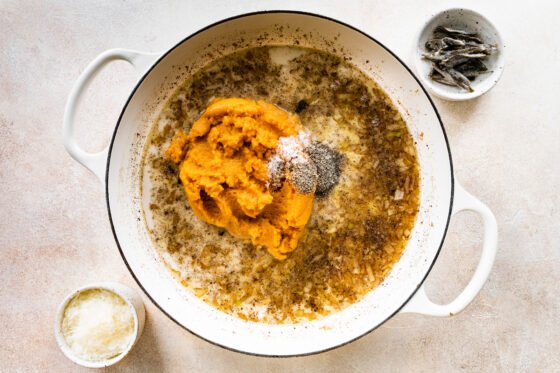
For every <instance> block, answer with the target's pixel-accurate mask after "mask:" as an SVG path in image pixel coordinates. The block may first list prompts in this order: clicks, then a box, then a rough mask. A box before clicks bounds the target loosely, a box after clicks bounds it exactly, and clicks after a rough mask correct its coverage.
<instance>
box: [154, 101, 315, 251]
mask: <svg viewBox="0 0 560 373" xmlns="http://www.w3.org/2000/svg"><path fill="white" fill-rule="evenodd" d="M300 129H301V123H300V121H299V118H298V117H297V115H294V114H289V113H287V112H285V111H283V110H282V109H280V108H278V107H276V106H274V105H271V104H268V103H266V102H263V101H253V100H248V99H243V98H227V99H216V100H214V101H213V102H212V103H211V104H210V106H208V108H207V109H206V111H205V112H204V113H203V114H202V116H201V117H200V118H199V119H198V120H197V121H196V122H195V123H194V124H193V126H192V127H191V129H190V131H189V133H188V134H186V133H185V132H183V131H178V132H177V134H176V135H175V137H174V138H173V140H172V142H171V145H170V146H169V148H168V149H167V151H166V154H165V155H166V157H167V159H169V160H171V161H173V162H175V163H177V164H179V163H180V167H179V177H180V179H181V181H182V183H183V186H184V188H185V192H186V195H187V199H188V201H189V203H190V206H191V208H192V209H193V211H194V212H195V213H196V215H197V216H198V217H199V218H200V219H202V220H203V221H205V222H207V223H209V224H213V225H216V226H218V227H223V228H225V229H227V230H228V231H229V232H230V233H231V234H232V235H233V236H236V237H239V238H242V239H249V240H250V241H251V242H252V243H253V244H254V245H255V246H257V247H265V248H266V249H267V250H268V251H269V252H270V254H272V255H273V256H274V257H276V258H278V259H280V260H282V259H285V258H286V254H287V253H289V252H291V251H293V250H295V249H296V247H297V244H298V241H299V238H300V237H301V235H302V233H303V230H304V228H305V225H306V224H307V221H308V220H309V217H310V216H311V210H312V207H313V199H314V194H313V193H309V194H301V193H299V192H297V191H296V189H295V188H294V187H293V186H292V184H291V183H287V182H285V183H283V185H282V187H281V188H280V189H279V190H277V191H273V190H271V188H269V187H268V185H267V181H268V177H269V176H268V160H269V158H270V157H271V155H272V154H273V153H274V151H275V149H276V145H277V143H278V139H279V138H280V137H286V136H293V135H296V134H297V133H298V131H299V130H300Z"/></svg>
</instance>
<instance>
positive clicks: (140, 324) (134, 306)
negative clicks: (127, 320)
mask: <svg viewBox="0 0 560 373" xmlns="http://www.w3.org/2000/svg"><path fill="white" fill-rule="evenodd" d="M91 289H104V290H108V291H110V292H113V293H115V294H117V295H118V296H120V297H121V298H122V299H123V300H124V301H125V302H126V303H127V304H128V305H129V307H130V309H131V311H132V315H133V317H134V331H133V337H132V339H131V342H130V344H129V345H128V347H127V348H126V350H124V351H123V352H122V353H121V354H120V355H118V356H115V357H113V358H111V359H107V360H100V361H89V360H84V359H82V358H80V357H79V356H77V355H76V354H75V353H74V351H72V349H71V348H70V346H68V344H67V343H66V340H65V338H64V336H63V335H62V330H61V328H62V319H63V317H64V311H65V310H66V306H67V305H68V303H69V302H70V301H71V300H72V299H73V298H74V297H75V296H77V295H78V294H79V293H81V292H83V291H86V290H91ZM145 320H146V311H145V310H144V303H143V302H142V298H141V297H140V296H139V295H138V294H137V293H136V292H135V291H134V290H133V289H131V288H129V287H128V286H125V285H122V284H119V283H117V282H99V283H95V284H91V285H87V286H83V287H81V288H78V289H76V290H74V291H73V292H72V293H70V294H69V295H68V296H67V297H66V298H64V300H63V301H62V303H61V304H60V306H59V307H58V310H57V312H56V320H55V327H54V334H55V337H56V342H57V343H58V346H59V347H60V349H61V350H62V352H63V353H64V355H66V357H67V358H68V359H70V360H72V361H73V362H74V363H76V364H78V365H81V366H84V367H87V368H104V367H108V366H110V365H113V364H116V363H118V362H119V361H121V360H122V359H123V358H124V357H125V356H126V355H127V354H128V353H129V352H130V350H131V349H132V347H134V345H135V344H136V342H137V341H138V340H139V339H140V335H141V334H142V331H143V330H144V323H145Z"/></svg>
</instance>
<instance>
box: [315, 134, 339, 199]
mask: <svg viewBox="0 0 560 373" xmlns="http://www.w3.org/2000/svg"><path fill="white" fill-rule="evenodd" d="M306 153H307V154H308V155H309V158H310V159H311V161H312V162H313V163H315V166H316V167H317V188H316V189H315V194H316V195H318V196H325V195H326V194H327V193H329V192H330V191H331V190H332V188H333V187H334V186H335V185H336V184H338V179H339V178H340V174H341V172H342V161H343V156H342V154H340V153H339V152H337V151H336V150H334V149H332V148H331V147H329V146H328V145H325V144H323V143H320V142H317V141H314V142H312V143H311V145H309V146H308V147H307V148H306Z"/></svg>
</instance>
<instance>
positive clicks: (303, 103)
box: [294, 100, 309, 114]
mask: <svg viewBox="0 0 560 373" xmlns="http://www.w3.org/2000/svg"><path fill="white" fill-rule="evenodd" d="M308 107H309V103H308V102H307V101H305V100H299V101H298V103H297V105H296V109H295V110H294V111H295V112H296V113H298V114H299V113H301V112H302V111H304V110H305V109H307V108H308Z"/></svg>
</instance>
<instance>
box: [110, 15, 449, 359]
mask: <svg viewBox="0 0 560 373" xmlns="http://www.w3.org/2000/svg"><path fill="white" fill-rule="evenodd" d="M279 13H284V14H292V15H304V16H310V17H316V18H321V19H323V20H327V21H330V22H333V23H337V24H339V25H341V26H344V27H347V28H349V29H351V30H353V31H356V32H358V33H360V34H362V35H363V36H365V37H367V38H368V39H370V40H371V41H373V42H375V43H377V44H378V45H379V46H381V47H382V48H383V49H385V50H386V51H387V52H388V53H389V54H390V55H391V56H393V57H394V58H395V59H396V60H397V61H398V62H399V63H400V64H401V65H402V66H403V67H404V68H405V70H406V71H407V72H408V73H409V74H410V75H411V76H412V78H413V79H414V80H416V82H417V83H418V85H419V86H420V88H421V89H422V92H423V93H424V94H425V95H426V97H427V98H428V101H429V102H430V105H431V106H432V108H433V110H434V112H435V114H436V117H437V118H438V122H439V124H440V127H441V130H442V133H443V137H444V139H445V146H446V148H447V155H448V159H449V168H450V177H451V193H450V201H449V212H448V214H447V220H446V223H445V228H444V230H443V235H442V238H441V242H440V244H439V247H438V249H437V252H436V255H435V256H434V258H433V261H432V263H431V264H430V267H429V268H428V270H427V271H426V274H425V275H424V277H423V278H422V280H421V281H420V282H419V283H418V285H417V287H416V289H415V290H414V291H413V292H412V293H411V294H410V296H409V297H408V298H407V299H406V300H405V302H404V303H403V304H402V305H401V306H400V307H398V308H397V309H395V311H394V312H393V313H392V314H391V315H389V316H388V317H387V318H386V319H385V320H383V321H382V322H380V323H379V324H377V325H375V326H374V327H372V328H371V329H369V330H368V331H367V332H365V333H363V334H360V335H359V336H357V337H355V338H352V339H350V340H348V341H344V342H342V343H339V344H337V345H335V346H332V347H329V348H324V349H320V350H316V351H311V352H305V353H299V354H290V355H273V354H260V353H253V352H248V351H243V350H239V349H235V348H232V347H229V346H225V345H222V344H220V343H218V342H215V341H212V340H209V339H207V338H205V337H203V336H201V335H199V334H197V333H195V332H193V331H192V330H190V329H189V328H187V327H186V326H184V325H183V324H181V323H180V322H179V321H177V320H176V319H175V318H174V317H173V316H171V315H170V314H169V313H168V312H167V311H166V310H165V309H164V308H163V307H162V306H160V305H159V304H158V303H157V302H156V301H155V299H154V298H152V296H151V295H150V294H149V292H148V291H147V290H146V289H145V288H144V286H143V285H142V283H141V282H140V280H139V279H138V278H137V277H136V274H135V273H134V271H133V270H132V268H131V267H130V264H129V263H128V261H127V259H126V257H125V255H124V252H123V250H122V248H121V244H120V242H119V239H118V237H117V232H116V230H115V223H114V222H113V217H112V215H111V205H110V202H109V169H110V165H111V155H112V150H113V145H114V143H115V138H116V135H117V131H118V129H119V126H120V123H121V120H122V117H123V115H124V113H125V111H126V109H127V108H128V105H129V103H130V101H131V100H132V97H134V95H135V94H136V92H137V90H138V88H139V87H140V85H141V84H142V82H143V81H144V79H145V78H146V77H147V76H148V75H149V74H150V73H151V72H152V70H153V69H154V68H155V67H156V66H157V65H158V64H159V63H160V62H161V61H162V60H163V59H164V58H165V57H167V56H168V55H169V54H170V53H171V52H173V51H174V50H175V49H176V48H177V47H179V46H180V45H182V44H183V43H184V42H186V41H188V40H189V39H191V38H193V37H194V36H196V35H198V34H200V33H202V32H204V31H207V30H209V29H211V28H213V27H215V26H218V25H221V24H223V23H227V22H229V21H233V20H236V19H239V18H245V17H251V16H255V15H263V14H279ZM453 171H454V170H453V160H452V157H451V149H450V147H449V140H448V139H447V133H446V132H445V127H444V126H443V122H442V120H441V116H440V114H439V111H438V110H437V107H436V106H435V104H434V102H433V100H432V98H431V97H430V95H429V94H428V92H427V90H426V88H425V87H424V86H423V85H422V82H421V81H420V79H419V78H418V77H417V76H416V75H415V74H414V73H413V72H412V70H411V69H410V68H409V67H408V66H407V65H406V64H405V63H404V62H403V60H401V58H399V57H398V56H397V55H396V54H395V53H394V52H393V51H391V50H390V49H389V48H387V47H386V46H385V45H384V44H383V43H381V42H380V41H378V40H377V39H376V38H374V37H372V36H370V35H369V34H367V33H366V32H364V31H362V30H360V29H358V28H357V27H354V26H352V25H349V24H347V23H345V22H342V21H339V20H337V19H335V18H331V17H329V16H325V15H321V14H316V13H311V12H305V11H298V10H278V9H277V10H263V11H256V12H248V13H242V14H238V15H235V16H232V17H228V18H224V19H222V20H219V21H216V22H213V23H211V24H209V25H208V26H205V27H203V28H201V29H200V30H198V31H196V32H194V33H192V34H190V35H189V36H187V37H185V38H183V39H182V40H180V41H179V42H177V43H176V44H175V45H173V47H171V48H169V49H168V50H167V51H166V52H165V53H163V54H162V55H161V56H160V57H159V58H158V59H157V60H156V61H155V62H154V63H153V64H152V65H151V66H150V68H149V69H147V70H146V72H145V73H144V74H143V75H142V77H141V78H140V79H139V80H138V82H137V83H136V85H135V87H134V88H133V89H132V91H131V93H130V95H129V96H128V98H127V100H126V103H125V104H124V106H123V108H122V110H121V113H120V114H119V118H118V120H117V124H116V125H115V129H114V130H113V135H112V136H111V142H110V144H109V151H108V154H107V166H106V168H105V199H106V202H107V212H108V215H109V223H110V224H111V231H112V232H113V237H114V238H115V242H116V244H117V247H118V249H119V253H120V255H121V258H122V259H123V261H124V263H125V265H126V268H127V269H128V271H129V272H130V274H131V275H132V277H133V278H134V281H136V283H137V284H138V286H139V287H140V289H142V291H143V292H144V294H145V295H146V296H147V297H148V298H149V299H150V301H151V302H152V303H153V304H154V305H155V306H156V307H157V308H158V309H159V310H160V311H161V312H162V313H163V314H164V315H166V316H167V317H168V318H169V319H171V320H172V321H173V322H174V323H175V324H177V325H179V326H180V327H181V328H183V329H184V330H186V331H188V332H189V333H191V334H192V335H194V336H196V337H198V338H200V339H202V340H204V341H206V342H208V343H211V344H212V345H215V346H218V347H221V348H223V349H226V350H229V351H233V352H238V353H242V354H245V355H250V356H258V357H274V358H289V357H304V356H310V355H316V354H319V353H322V352H327V351H331V350H334V349H336V348H339V347H342V346H345V345H347V344H350V343H352V342H354V341H356V340H358V339H360V338H362V337H364V336H366V335H368V334H370V333H371V332H373V331H374V330H375V329H377V328H379V327H380V326H381V325H383V324H385V323H386V322H387V321H388V320H389V319H391V318H393V316H395V315H396V314H397V313H399V311H400V310H401V309H402V308H403V307H404V306H405V305H406V304H407V303H408V302H409V301H410V300H411V299H412V298H413V297H414V295H415V294H416V292H417V291H418V289H420V287H421V286H422V284H423V283H424V282H425V281H426V278H428V276H429V274H430V272H431V271H432V269H433V267H434V264H435V263H436V261H437V258H438V257H439V254H440V253H441V248H442V247H443V243H444V242H445V237H446V236H447V231H448V229H449V223H450V221H451V215H452V211H453V199H454V194H455V177H454V172H453ZM341 312H343V311H341Z"/></svg>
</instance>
